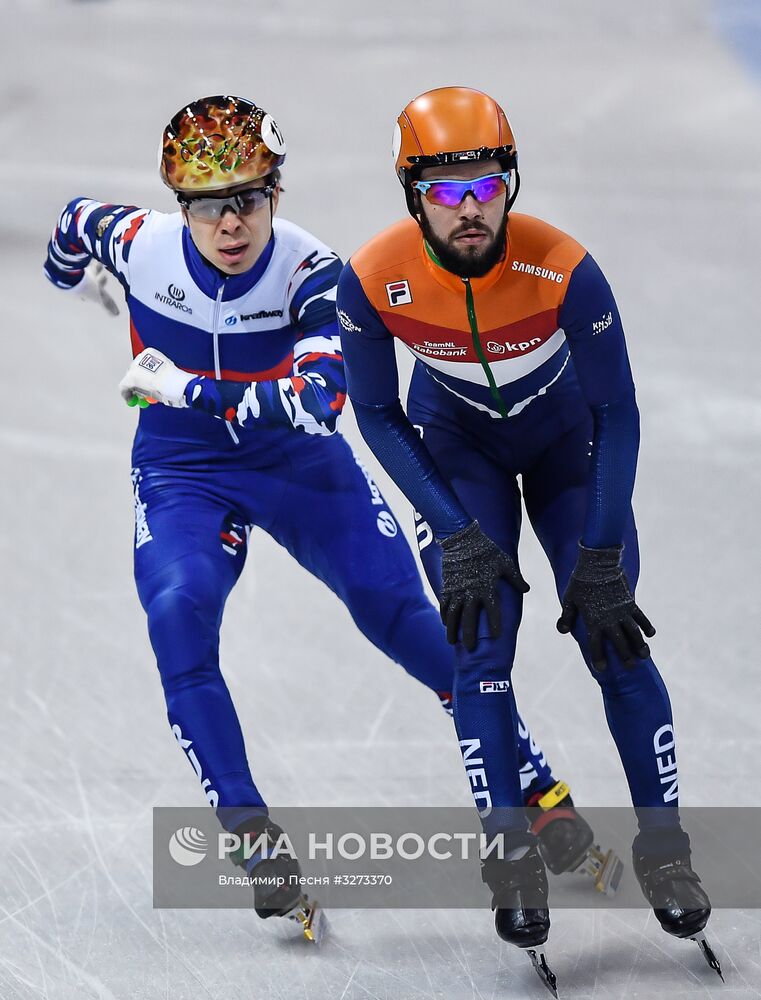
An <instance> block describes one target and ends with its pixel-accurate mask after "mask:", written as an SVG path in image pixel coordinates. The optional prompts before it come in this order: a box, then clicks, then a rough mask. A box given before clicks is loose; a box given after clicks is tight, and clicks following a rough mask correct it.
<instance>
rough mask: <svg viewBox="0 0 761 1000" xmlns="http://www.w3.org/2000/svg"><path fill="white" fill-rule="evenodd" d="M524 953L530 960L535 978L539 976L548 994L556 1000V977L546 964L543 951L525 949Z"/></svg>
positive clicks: (540, 949) (539, 949)
mask: <svg viewBox="0 0 761 1000" xmlns="http://www.w3.org/2000/svg"><path fill="white" fill-rule="evenodd" d="M526 952H527V954H528V957H529V958H530V959H531V964H532V965H533V966H534V969H535V971H536V974H537V976H539V978H540V979H541V980H542V982H543V983H544V985H545V986H546V987H547V989H548V990H549V991H550V993H551V994H552V995H553V996H554V997H555V1000H557V995H558V980H557V976H556V975H555V973H554V972H553V971H552V969H551V968H550V967H549V965H548V964H547V956H546V955H545V954H544V949H542V948H526Z"/></svg>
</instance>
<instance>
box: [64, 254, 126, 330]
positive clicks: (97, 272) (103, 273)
mask: <svg viewBox="0 0 761 1000" xmlns="http://www.w3.org/2000/svg"><path fill="white" fill-rule="evenodd" d="M107 281H108V271H107V270H106V269H105V267H103V265H102V264H101V263H100V261H99V260H91V261H90V263H89V264H88V265H87V267H86V268H85V273H84V277H83V278H82V280H81V281H80V282H79V284H78V285H75V286H74V288H75V289H76V291H77V293H78V294H79V297H80V299H82V301H83V302H95V303H96V304H97V305H99V306H102V307H103V308H104V309H105V310H106V312H107V313H108V314H109V315H110V316H118V315H119V306H118V305H117V304H116V303H115V302H114V300H113V299H112V298H111V296H110V295H109V294H108V290H107V289H106V282H107Z"/></svg>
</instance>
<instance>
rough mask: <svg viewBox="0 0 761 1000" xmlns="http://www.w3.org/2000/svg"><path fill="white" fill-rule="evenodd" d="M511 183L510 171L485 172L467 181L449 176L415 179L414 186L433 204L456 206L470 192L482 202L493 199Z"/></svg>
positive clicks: (448, 206)
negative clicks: (502, 172)
mask: <svg viewBox="0 0 761 1000" xmlns="http://www.w3.org/2000/svg"><path fill="white" fill-rule="evenodd" d="M509 184H510V174H509V172H508V173H504V174H485V175H484V176H483V177H472V178H471V179H470V180H467V181H459V180H453V179H452V180H450V179H449V178H448V177H442V178H441V180H439V179H438V178H437V179H436V180H435V181H413V182H412V187H413V188H414V189H415V191H419V192H420V193H421V194H422V195H423V197H424V198H425V199H426V201H430V203H431V204H432V205H445V206H446V207H447V208H454V207H455V206H456V205H459V204H460V202H461V201H462V199H463V198H464V197H465V195H466V194H469V193H470V194H472V195H473V197H474V198H475V199H476V201H479V202H481V203H484V202H487V201H493V200H494V199H495V198H499V196H500V195H501V194H503V192H505V191H507V189H508V187H509Z"/></svg>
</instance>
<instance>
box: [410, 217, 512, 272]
mask: <svg viewBox="0 0 761 1000" xmlns="http://www.w3.org/2000/svg"><path fill="white" fill-rule="evenodd" d="M419 221H420V228H421V230H422V231H423V236H424V238H425V241H426V243H427V244H428V246H429V247H430V248H431V250H433V252H434V253H435V254H436V256H437V257H438V259H439V261H440V262H441V266H442V267H443V268H445V270H447V271H451V272H452V274H456V275H457V276H458V277H460V278H483V276H484V275H485V274H488V273H489V271H491V269H492V268H493V267H494V265H495V264H497V263H498V262H499V261H500V260H501V259H502V257H503V256H504V253H505V244H506V242H507V226H506V225H504V224H503V225H500V227H499V230H498V232H497V233H496V234H495V233H493V232H492V230H491V229H489V227H488V226H485V225H483V224H482V223H477V222H475V223H474V222H471V223H468V225H466V226H461V227H460V228H459V229H458V230H456V231H455V232H454V233H452V235H451V236H450V237H449V238H448V239H442V238H441V237H440V236H437V235H436V234H435V233H434V232H433V230H432V229H431V225H430V223H429V221H428V219H427V218H426V217H425V213H424V212H421V213H420V216H419ZM468 229H477V230H478V231H479V232H482V233H486V235H487V236H490V237H491V239H490V240H489V241H488V242H486V245H485V246H465V247H458V246H456V245H455V242H454V241H455V240H456V238H457V237H458V236H459V235H460V234H461V233H464V232H465V231H466V230H468Z"/></svg>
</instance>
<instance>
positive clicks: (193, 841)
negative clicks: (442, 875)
mask: <svg viewBox="0 0 761 1000" xmlns="http://www.w3.org/2000/svg"><path fill="white" fill-rule="evenodd" d="M208 846H209V845H208V841H207V840H206V834H205V833H204V832H203V831H202V830H199V829H197V828H196V827H195V826H183V827H180V829H179V830H175V831H174V833H173V834H172V836H171V837H170V838H169V853H170V855H171V856H172V860H173V861H176V862H177V864H178V865H183V866H184V867H185V868H190V867H192V866H193V865H198V864H200V863H201V862H202V861H203V859H204V858H205V857H206V854H207V850H208Z"/></svg>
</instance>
